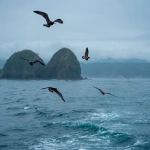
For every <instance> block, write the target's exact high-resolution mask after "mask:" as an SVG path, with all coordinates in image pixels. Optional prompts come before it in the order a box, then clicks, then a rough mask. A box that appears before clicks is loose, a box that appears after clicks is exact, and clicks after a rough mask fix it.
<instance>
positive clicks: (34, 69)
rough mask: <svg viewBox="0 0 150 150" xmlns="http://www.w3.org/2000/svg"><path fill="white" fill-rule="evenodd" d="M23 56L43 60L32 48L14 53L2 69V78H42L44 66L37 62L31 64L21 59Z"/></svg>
mask: <svg viewBox="0 0 150 150" xmlns="http://www.w3.org/2000/svg"><path fill="white" fill-rule="evenodd" d="M21 57H23V58H26V59H29V60H31V61H34V60H39V61H42V62H43V60H42V59H41V58H40V57H39V56H38V55H37V54H36V53H34V52H33V51H31V50H23V51H20V52H16V53H14V54H13V55H12V56H11V57H10V58H9V59H8V60H7V61H6V63H5V65H4V67H3V70H2V78H7V79H35V78H40V72H41V70H42V69H43V67H44V66H41V64H39V63H36V64H34V65H33V66H30V64H29V63H28V61H26V60H22V59H20V58H21Z"/></svg>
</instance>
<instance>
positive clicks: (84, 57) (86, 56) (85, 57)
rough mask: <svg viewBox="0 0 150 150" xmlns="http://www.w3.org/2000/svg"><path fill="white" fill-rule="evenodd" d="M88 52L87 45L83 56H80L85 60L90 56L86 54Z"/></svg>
mask: <svg viewBox="0 0 150 150" xmlns="http://www.w3.org/2000/svg"><path fill="white" fill-rule="evenodd" d="M88 54H89V50H88V47H87V48H86V50H85V56H82V58H83V59H85V60H88V59H89V58H90V57H89V56H88Z"/></svg>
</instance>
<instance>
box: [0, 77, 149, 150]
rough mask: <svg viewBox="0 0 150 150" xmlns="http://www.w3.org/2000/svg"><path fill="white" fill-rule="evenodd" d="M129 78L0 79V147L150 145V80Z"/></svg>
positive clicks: (133, 149) (115, 149) (95, 149)
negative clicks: (103, 92) (55, 88)
mask: <svg viewBox="0 0 150 150" xmlns="http://www.w3.org/2000/svg"><path fill="white" fill-rule="evenodd" d="M130 80H132V81H134V82H135V83H130V82H128V81H127V80H126V79H124V78H120V79H106V78H105V79H102V78H101V79H89V80H83V81H63V80H62V81H61V80H59V81H58V80H0V149H2V150H3V149H4V150H101V149H102V150H103V149H104V150H148V149H150V79H130ZM47 86H52V87H57V88H58V90H59V91H60V92H61V93H62V94H63V96H64V99H65V100H66V102H63V101H62V100H61V99H60V97H59V96H58V95H57V94H56V93H50V92H49V91H48V90H47V89H45V90H41V88H43V87H47ZM93 86H96V87H99V88H101V89H102V90H104V91H106V92H110V93H112V94H114V95H116V96H117V97H113V96H111V95H101V94H100V92H99V91H98V90H97V89H95V88H93Z"/></svg>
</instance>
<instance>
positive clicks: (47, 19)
mask: <svg viewBox="0 0 150 150" xmlns="http://www.w3.org/2000/svg"><path fill="white" fill-rule="evenodd" d="M33 12H35V13H37V14H39V15H41V16H43V17H44V18H45V19H46V21H47V23H49V22H51V21H50V19H49V17H48V15H47V13H45V12H42V11H33Z"/></svg>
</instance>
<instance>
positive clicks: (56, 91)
mask: <svg viewBox="0 0 150 150" xmlns="http://www.w3.org/2000/svg"><path fill="white" fill-rule="evenodd" d="M42 89H48V90H49V91H50V92H52V93H53V92H55V93H57V94H58V95H59V96H60V98H61V99H62V100H63V101H64V102H65V99H64V98H63V96H62V94H61V93H60V92H59V91H58V90H57V88H53V87H45V88H42Z"/></svg>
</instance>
